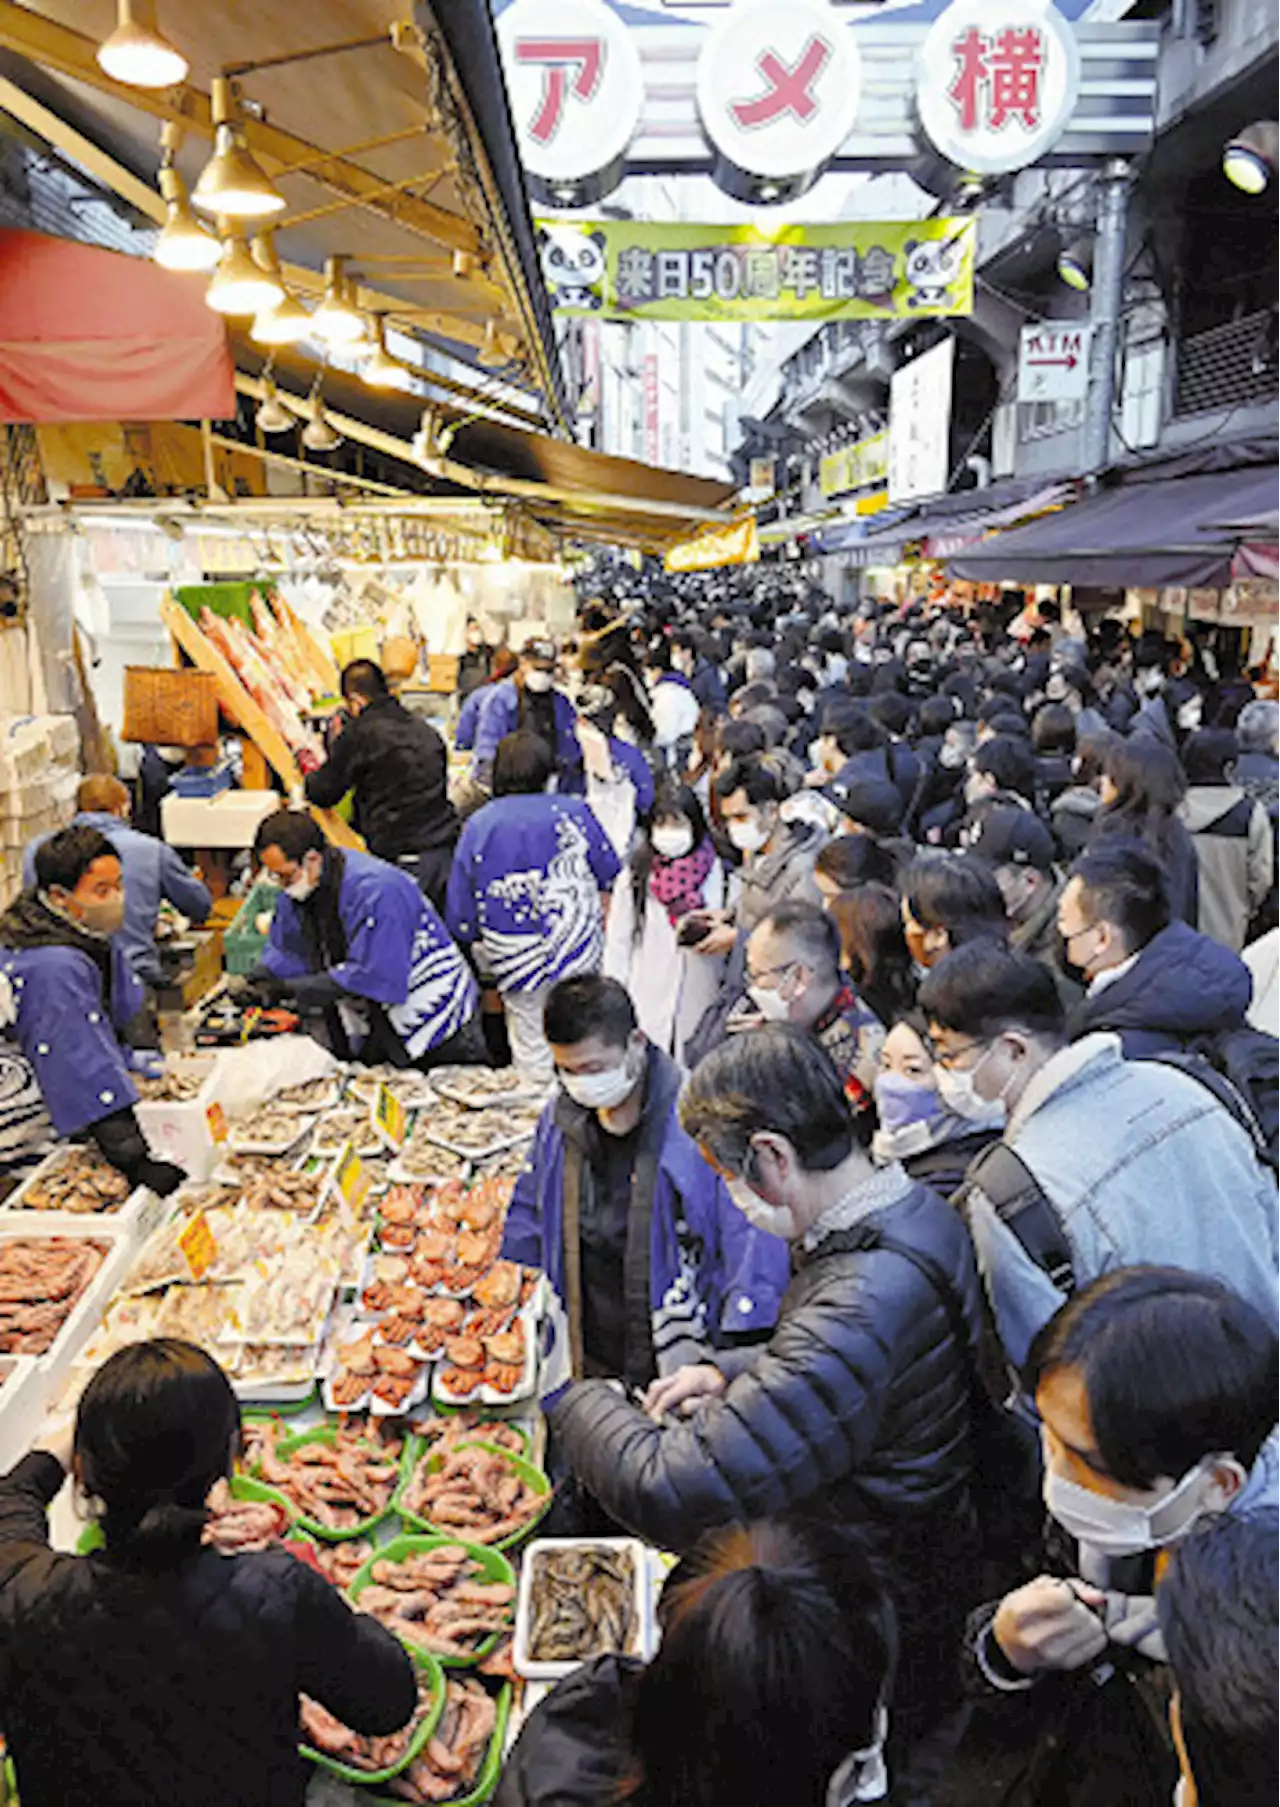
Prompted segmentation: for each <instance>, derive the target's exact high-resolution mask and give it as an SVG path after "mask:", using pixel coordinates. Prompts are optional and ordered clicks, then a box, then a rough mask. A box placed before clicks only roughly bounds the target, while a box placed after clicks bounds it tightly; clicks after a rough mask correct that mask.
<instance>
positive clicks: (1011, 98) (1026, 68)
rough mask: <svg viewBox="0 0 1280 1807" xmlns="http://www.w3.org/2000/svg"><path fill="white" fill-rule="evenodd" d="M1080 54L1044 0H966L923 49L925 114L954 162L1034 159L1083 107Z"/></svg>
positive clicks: (985, 165) (975, 164) (959, 0)
mask: <svg viewBox="0 0 1280 1807" xmlns="http://www.w3.org/2000/svg"><path fill="white" fill-rule="evenodd" d="M1079 86H1080V54H1079V51H1078V50H1077V48H1076V41H1075V38H1074V36H1073V35H1072V32H1071V27H1070V26H1069V25H1068V24H1067V22H1066V20H1065V19H1064V18H1063V17H1062V14H1061V13H1060V12H1058V10H1057V8H1056V7H1054V6H1051V5H1037V4H1036V0H956V3H955V5H954V6H949V7H948V8H947V10H946V12H944V13H943V14H942V15H941V17H940V18H937V19H935V20H934V22H933V24H932V26H931V27H930V28H929V33H928V35H927V37H926V38H925V41H924V44H923V46H922V47H921V51H920V70H919V75H918V78H917V88H916V105H917V108H918V111H919V114H920V122H921V124H922V125H923V126H924V129H925V131H926V132H927V133H928V134H929V137H930V138H931V139H932V141H933V143H934V145H935V146H936V147H937V149H938V150H939V151H941V153H942V155H943V156H944V157H945V158H946V159H947V160H948V162H950V163H954V164H956V165H957V167H958V168H960V169H971V170H974V171H975V172H976V173H977V174H978V175H983V176H994V175H1003V174H1005V173H1006V172H1007V171H1010V170H1015V169H1025V168H1026V166H1027V165H1028V164H1030V163H1034V162H1035V161H1036V159H1037V158H1038V157H1043V156H1044V154H1045V152H1046V151H1048V150H1050V149H1052V147H1053V145H1054V144H1056V142H1057V141H1058V139H1059V138H1060V137H1061V136H1062V133H1063V132H1064V131H1065V130H1066V127H1067V123H1068V121H1069V120H1070V118H1071V115H1072V113H1073V112H1074V111H1075V104H1076V96H1077V94H1078V92H1079Z"/></svg>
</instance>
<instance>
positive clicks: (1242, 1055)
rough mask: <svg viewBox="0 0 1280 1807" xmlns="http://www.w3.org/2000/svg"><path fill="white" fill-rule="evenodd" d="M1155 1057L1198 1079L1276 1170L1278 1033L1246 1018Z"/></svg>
mask: <svg viewBox="0 0 1280 1807" xmlns="http://www.w3.org/2000/svg"><path fill="white" fill-rule="evenodd" d="M1154 1058H1155V1059H1157V1060H1158V1061H1160V1062H1161V1063H1162V1064H1163V1065H1164V1066H1169V1067H1177V1068H1178V1069H1179V1071H1180V1072H1183V1073H1186V1074H1188V1075H1189V1076H1190V1077H1191V1078H1192V1079H1198V1080H1199V1082H1200V1084H1201V1085H1202V1086H1205V1087H1206V1088H1207V1089H1208V1090H1209V1091H1211V1092H1212V1093H1213V1095H1214V1097H1215V1098H1216V1099H1217V1100H1218V1102H1219V1104H1221V1105H1224V1106H1225V1107H1226V1109H1227V1110H1229V1111H1230V1112H1231V1115H1232V1116H1233V1117H1234V1118H1235V1120H1236V1122H1237V1123H1239V1124H1240V1125H1241V1126H1242V1127H1243V1128H1244V1129H1246V1130H1247V1131H1248V1132H1249V1138H1250V1140H1251V1141H1252V1143H1253V1146H1254V1148H1255V1150H1256V1151H1257V1155H1258V1159H1259V1160H1260V1161H1262V1162H1264V1163H1265V1164H1266V1166H1268V1167H1270V1168H1271V1170H1272V1172H1276V1171H1277V1170H1278V1169H1280V1066H1278V1063H1280V1042H1277V1040H1276V1038H1275V1036H1274V1035H1268V1034H1267V1033H1266V1031H1265V1030H1264V1029H1253V1028H1251V1027H1250V1026H1249V1024H1247V1023H1242V1024H1241V1025H1240V1027H1239V1028H1238V1029H1224V1030H1222V1031H1220V1033H1219V1034H1217V1035H1201V1036H1196V1037H1195V1038H1194V1040H1192V1041H1191V1042H1189V1043H1188V1044H1187V1045H1186V1047H1185V1048H1183V1049H1180V1050H1169V1051H1162V1052H1161V1053H1159V1054H1157V1055H1156V1056H1155V1057H1154Z"/></svg>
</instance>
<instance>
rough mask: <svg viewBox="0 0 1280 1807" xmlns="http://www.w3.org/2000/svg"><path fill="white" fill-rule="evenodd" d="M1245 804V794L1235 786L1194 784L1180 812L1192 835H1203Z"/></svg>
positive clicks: (1189, 788)
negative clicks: (1238, 806)
mask: <svg viewBox="0 0 1280 1807" xmlns="http://www.w3.org/2000/svg"><path fill="white" fill-rule="evenodd" d="M1243 802H1244V792H1243V791H1242V790H1241V789H1240V788H1239V786H1238V785H1234V784H1193V785H1190V786H1189V787H1188V790H1187V794H1186V796H1185V798H1184V799H1183V802H1182V807H1181V809H1180V810H1179V811H1178V813H1179V815H1180V816H1181V817H1182V820H1183V822H1184V823H1185V825H1186V827H1187V829H1188V830H1189V831H1190V833H1191V834H1203V833H1204V831H1205V830H1206V829H1211V828H1212V827H1213V825H1214V823H1215V822H1217V821H1220V820H1221V818H1222V817H1223V816H1225V815H1226V814H1227V812H1228V811H1229V810H1233V809H1234V808H1235V807H1236V805H1237V804H1238V803H1243Z"/></svg>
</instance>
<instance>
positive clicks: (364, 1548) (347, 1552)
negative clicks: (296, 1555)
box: [314, 1537, 373, 1588]
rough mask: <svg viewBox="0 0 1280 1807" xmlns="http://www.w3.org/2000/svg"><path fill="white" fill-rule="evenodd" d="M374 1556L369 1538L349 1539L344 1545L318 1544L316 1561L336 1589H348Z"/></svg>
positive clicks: (321, 1571)
mask: <svg viewBox="0 0 1280 1807" xmlns="http://www.w3.org/2000/svg"><path fill="white" fill-rule="evenodd" d="M372 1555H373V1545H372V1544H371V1543H370V1542H369V1540H368V1538H367V1537H349V1538H347V1539H346V1541H345V1542H343V1543H322V1544H317V1546H316V1550H315V1556H314V1561H315V1564H316V1567H317V1568H318V1569H319V1570H320V1573H321V1574H322V1575H327V1576H328V1578H329V1580H330V1581H332V1583H333V1585H334V1586H335V1587H341V1588H346V1587H350V1585H351V1583H352V1582H353V1581H354V1580H355V1578H356V1576H357V1575H358V1574H359V1573H360V1571H361V1569H362V1568H363V1567H364V1565H365V1563H366V1562H368V1560H369V1558H370V1557H371V1556H372Z"/></svg>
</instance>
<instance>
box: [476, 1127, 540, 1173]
mask: <svg viewBox="0 0 1280 1807" xmlns="http://www.w3.org/2000/svg"><path fill="white" fill-rule="evenodd" d="M532 1147H533V1140H532V1137H530V1138H529V1139H528V1140H526V1141H520V1142H513V1143H512V1144H511V1146H510V1148H504V1149H503V1150H502V1152H501V1154H495V1155H489V1156H488V1157H485V1158H482V1159H481V1160H480V1161H479V1162H478V1163H477V1171H478V1172H479V1173H480V1174H481V1175H482V1176H483V1177H484V1178H486V1179H487V1178H490V1177H492V1178H495V1179H504V1180H518V1179H519V1178H520V1175H521V1174H522V1173H523V1172H524V1170H525V1168H526V1167H527V1166H528V1164H529V1151H530V1149H531V1148H532Z"/></svg>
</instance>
